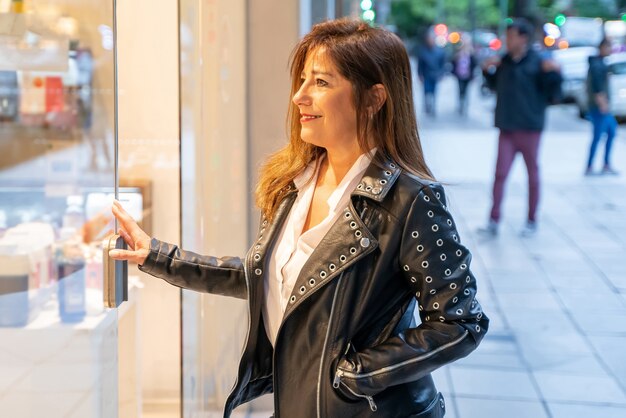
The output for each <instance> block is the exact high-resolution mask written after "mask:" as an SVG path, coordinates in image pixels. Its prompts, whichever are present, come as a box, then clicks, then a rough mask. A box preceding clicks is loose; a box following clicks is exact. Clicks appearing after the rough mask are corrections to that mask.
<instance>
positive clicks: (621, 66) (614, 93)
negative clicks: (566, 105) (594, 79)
mask: <svg viewBox="0 0 626 418" xmlns="http://www.w3.org/2000/svg"><path fill="white" fill-rule="evenodd" d="M605 60H606V61H605V62H606V64H607V65H608V67H609V104H610V107H611V112H612V113H613V115H615V118H616V119H618V120H620V121H624V120H626V52H619V53H616V54H612V55H610V56H608V57H606V58H605ZM579 109H580V112H581V114H585V113H586V112H587V109H588V99H587V88H586V86H585V89H584V92H583V95H582V96H581V102H580V106H579Z"/></svg>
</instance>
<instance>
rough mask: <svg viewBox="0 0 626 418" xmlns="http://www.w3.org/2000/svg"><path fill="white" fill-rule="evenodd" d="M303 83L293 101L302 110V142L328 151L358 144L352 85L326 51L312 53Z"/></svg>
mask: <svg viewBox="0 0 626 418" xmlns="http://www.w3.org/2000/svg"><path fill="white" fill-rule="evenodd" d="M301 82H302V84H301V86H300V89H299V90H298V91H297V92H296V94H295V95H294V96H293V99H292V100H293V102H294V103H295V105H296V106H298V109H300V123H301V124H302V130H301V132H300V135H301V137H302V140H303V141H305V142H308V143H310V144H313V145H316V146H319V147H322V148H326V149H327V150H328V149H329V148H339V149H341V148H345V147H354V146H355V145H357V143H358V142H357V133H356V109H355V107H354V103H353V94H352V84H351V83H350V81H348V80H347V79H346V78H344V77H343V76H342V75H341V74H340V73H339V71H338V70H337V68H336V67H335V64H334V63H333V62H332V60H331V59H330V58H329V57H328V55H327V54H326V53H325V51H324V48H317V49H316V50H313V51H311V52H310V53H309V56H308V57H307V59H306V62H305V64H304V69H303V71H302V74H301Z"/></svg>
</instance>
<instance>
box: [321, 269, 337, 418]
mask: <svg viewBox="0 0 626 418" xmlns="http://www.w3.org/2000/svg"><path fill="white" fill-rule="evenodd" d="M342 280H343V272H341V275H340V276H339V279H337V287H336V288H335V294H334V295H333V303H332V305H331V306H330V317H329V318H328V327H327V328H326V338H325V339H324V347H323V348H322V357H321V358H320V371H319V374H318V377H317V418H322V415H321V413H322V411H321V409H322V397H321V386H322V372H323V368H324V357H325V356H326V347H327V346H328V338H329V337H330V329H331V325H332V323H333V313H334V312H335V302H336V301H337V294H338V293H339V287H340V285H341V281H342ZM333 386H334V384H333Z"/></svg>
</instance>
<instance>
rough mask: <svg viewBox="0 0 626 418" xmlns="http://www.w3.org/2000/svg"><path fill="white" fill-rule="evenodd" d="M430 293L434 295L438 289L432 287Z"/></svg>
mask: <svg viewBox="0 0 626 418" xmlns="http://www.w3.org/2000/svg"><path fill="white" fill-rule="evenodd" d="M428 293H430V294H431V295H434V294H435V293H437V291H436V290H435V289H430V292H428Z"/></svg>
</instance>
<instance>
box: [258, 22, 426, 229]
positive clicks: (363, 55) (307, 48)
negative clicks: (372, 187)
mask: <svg viewBox="0 0 626 418" xmlns="http://www.w3.org/2000/svg"><path fill="white" fill-rule="evenodd" d="M320 47H323V48H324V50H325V53H326V55H327V56H328V57H329V58H330V59H331V60H332V62H333V64H335V66H336V67H337V69H338V71H339V72H340V73H341V75H342V76H343V77H345V78H346V79H347V80H349V81H350V82H351V84H352V89H353V96H354V106H355V109H356V114H357V123H356V131H357V137H358V142H359V146H360V147H361V149H362V150H363V152H366V151H367V150H368V149H369V147H370V146H375V147H377V149H378V152H377V153H376V156H375V161H377V162H378V163H380V162H381V161H382V159H383V158H390V159H391V160H393V161H395V162H396V163H397V164H398V165H399V166H400V167H401V168H403V169H404V170H406V171H408V172H410V173H412V174H415V175H417V176H419V177H422V178H425V179H429V180H434V178H433V175H432V173H431V172H430V170H429V168H428V166H427V165H426V162H425V161H424V155H423V152H422V146H421V144H420V139H419V134H418V131H417V120H416V119H415V108H414V106H413V89H412V81H411V67H410V64H409V57H408V55H407V52H406V48H405V47H404V44H403V43H402V41H401V40H400V38H398V37H397V36H396V35H394V34H393V33H391V32H389V31H387V30H385V29H381V28H374V27H371V26H370V25H368V24H367V23H364V22H363V21H360V20H356V19H348V18H343V19H337V20H330V21H326V22H323V23H318V24H317V25H315V26H313V28H312V29H311V32H309V33H308V34H307V35H306V36H304V38H303V39H302V40H301V41H300V42H299V43H298V45H296V47H295V48H294V50H293V52H292V54H291V97H293V96H294V95H295V94H296V92H297V91H298V90H299V89H300V85H301V81H300V78H301V77H300V74H301V73H302V70H303V68H304V64H305V61H306V59H307V56H308V54H309V53H311V52H312V51H315V50H316V49H317V48H320ZM375 84H382V85H383V86H384V88H385V90H386V93H387V99H386V101H385V103H384V104H383V106H382V107H381V108H380V109H379V110H378V112H377V113H376V114H375V115H373V117H372V118H370V117H369V116H368V112H367V106H368V104H369V102H370V101H369V100H368V92H369V91H370V89H371V87H372V86H374V85H375ZM287 123H288V127H289V131H290V135H289V136H290V138H289V143H288V144H287V146H285V147H284V148H283V149H281V150H280V151H278V152H276V153H275V154H273V155H271V156H270V157H269V159H268V160H267V162H266V163H265V165H264V166H263V168H262V170H261V175H260V179H259V183H258V185H257V188H256V203H257V205H258V206H259V208H260V209H261V211H262V212H263V214H264V215H265V216H266V217H267V218H269V219H270V220H271V219H272V218H273V216H274V213H275V212H276V209H277V208H278V204H279V203H280V200H281V195H282V194H283V192H284V190H285V189H286V187H287V186H288V185H289V184H290V183H291V181H292V180H293V179H294V178H295V177H296V176H297V175H298V174H299V173H300V172H302V170H304V168H305V167H306V166H307V165H308V164H309V163H310V162H311V161H313V160H315V159H317V158H318V157H319V156H320V155H321V154H322V153H323V152H324V149H323V148H320V147H317V146H315V145H312V144H309V143H306V142H304V141H303V140H302V138H301V137H300V131H301V124H300V111H299V109H298V107H297V106H296V105H295V104H294V103H293V102H291V101H290V104H289V111H288V114H287ZM372 141H373V142H372Z"/></svg>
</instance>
